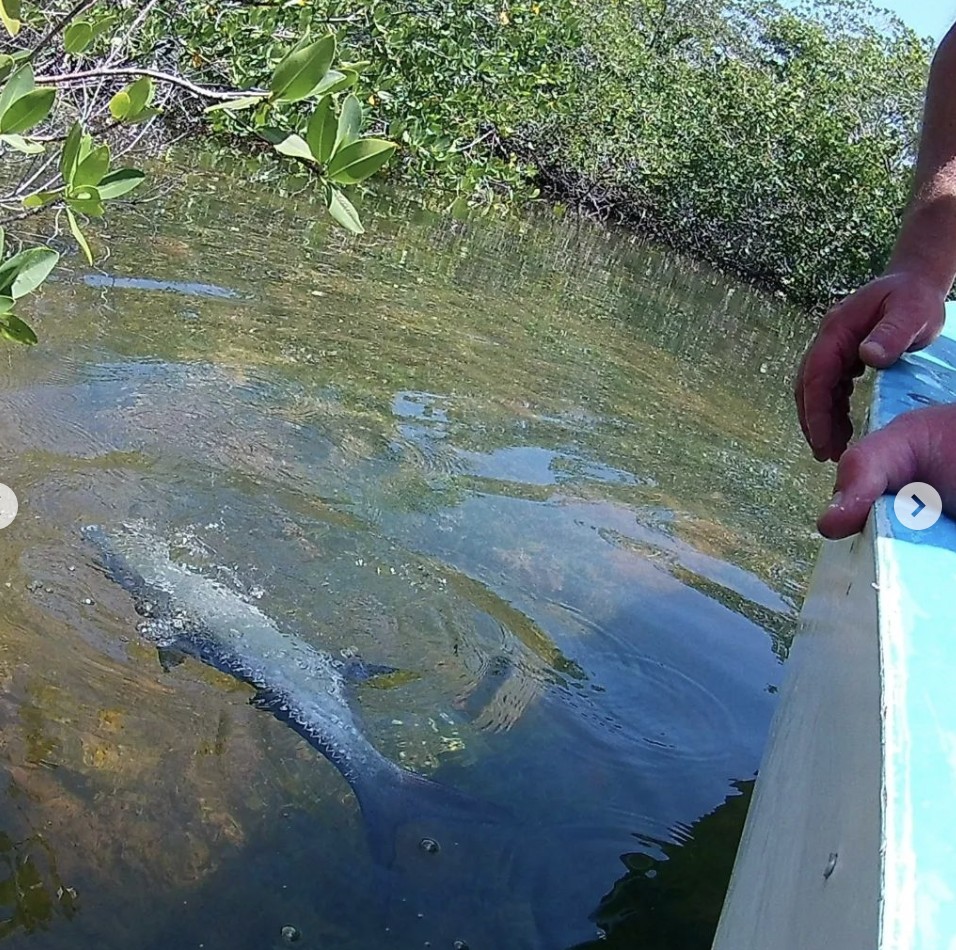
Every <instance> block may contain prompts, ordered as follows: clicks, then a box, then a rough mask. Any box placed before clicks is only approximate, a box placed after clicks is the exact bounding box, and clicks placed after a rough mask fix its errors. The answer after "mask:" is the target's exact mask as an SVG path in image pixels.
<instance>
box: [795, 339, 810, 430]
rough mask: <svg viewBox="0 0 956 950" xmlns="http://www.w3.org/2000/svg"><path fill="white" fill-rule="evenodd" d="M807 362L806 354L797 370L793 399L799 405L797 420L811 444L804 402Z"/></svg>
mask: <svg viewBox="0 0 956 950" xmlns="http://www.w3.org/2000/svg"><path fill="white" fill-rule="evenodd" d="M806 361H807V357H806V354H804V357H803V359H802V360H800V367H799V368H798V369H797V375H796V378H795V380H794V384H793V398H794V399H795V400H796V403H797V419H799V420H800V428H801V430H802V431H803V437H804V439H806V441H807V445H809V444H810V430H809V428H808V427H807V413H806V409H805V408H804V402H803V367H804V365H805V363H806Z"/></svg>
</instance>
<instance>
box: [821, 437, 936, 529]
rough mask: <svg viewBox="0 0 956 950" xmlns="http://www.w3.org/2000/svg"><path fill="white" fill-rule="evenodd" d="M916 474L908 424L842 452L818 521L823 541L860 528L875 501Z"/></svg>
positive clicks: (869, 438)
mask: <svg viewBox="0 0 956 950" xmlns="http://www.w3.org/2000/svg"><path fill="white" fill-rule="evenodd" d="M916 474H917V453H916V451H915V450H914V446H913V439H912V432H911V431H910V429H909V427H908V426H907V425H905V424H904V425H897V424H893V425H889V426H887V427H886V428H885V429H880V430H879V431H878V432H873V433H871V434H870V435H868V436H866V438H864V439H862V440H861V441H860V442H858V443H857V444H856V445H855V446H853V448H851V449H849V450H848V451H847V452H846V453H844V455H843V457H842V458H841V459H840V464H839V466H838V467H837V477H836V486H835V489H834V495H833V498H832V499H831V501H830V505H829V507H828V508H827V510H826V511H825V512H824V513H823V515H821V517H820V520H819V521H818V522H817V527H818V529H819V531H820V533H821V534H822V535H823V536H824V537H826V538H845V537H848V536H849V535H851V534H856V532H858V531H861V530H862V529H863V526H864V524H866V519H867V517H868V516H869V513H870V509H871V508H872V507H873V504H874V502H875V501H876V500H877V498H879V497H880V496H881V495H882V494H883V493H884V492H886V491H897V490H898V489H900V488H902V487H903V486H904V485H905V484H907V483H908V482H911V481H913V480H914V479H915V477H916Z"/></svg>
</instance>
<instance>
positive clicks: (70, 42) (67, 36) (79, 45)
mask: <svg viewBox="0 0 956 950" xmlns="http://www.w3.org/2000/svg"><path fill="white" fill-rule="evenodd" d="M95 35H96V34H95V33H94V32H93V24H92V23H90V22H89V21H88V20H77V21H76V22H74V23H71V24H70V25H69V26H68V27H67V28H66V30H65V31H64V33H63V48H64V49H65V50H66V51H67V52H68V53H72V54H73V55H74V56H75V55H76V54H77V53H82V52H83V51H84V50H85V49H86V48H87V47H88V46H89V45H90V43H92V42H93V37H94V36H95Z"/></svg>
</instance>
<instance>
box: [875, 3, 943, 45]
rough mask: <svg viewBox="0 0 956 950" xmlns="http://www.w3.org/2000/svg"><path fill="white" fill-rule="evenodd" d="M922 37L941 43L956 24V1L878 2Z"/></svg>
mask: <svg viewBox="0 0 956 950" xmlns="http://www.w3.org/2000/svg"><path fill="white" fill-rule="evenodd" d="M876 6H879V7H886V8H887V9H888V10H892V11H893V12H894V13H895V14H896V15H897V16H898V17H899V18H900V19H901V20H902V21H903V22H904V23H906V24H907V26H911V27H912V28H913V29H914V30H916V32H917V33H919V34H920V35H921V36H932V37H933V39H935V40H937V41H939V40H941V39H942V38H943V34H944V33H945V32H946V31H947V30H948V29H949V28H950V27H951V26H952V25H953V23H954V22H956V0H876Z"/></svg>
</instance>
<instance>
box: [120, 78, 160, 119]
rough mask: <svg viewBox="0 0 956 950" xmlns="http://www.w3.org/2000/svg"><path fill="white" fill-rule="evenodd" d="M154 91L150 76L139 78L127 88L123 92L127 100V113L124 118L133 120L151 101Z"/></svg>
mask: <svg viewBox="0 0 956 950" xmlns="http://www.w3.org/2000/svg"><path fill="white" fill-rule="evenodd" d="M155 91H156V87H155V85H154V84H153V78H152V76H140V77H139V79H137V80H136V82H134V83H131V84H130V85H129V86H127V87H126V90H125V92H126V95H127V97H128V98H129V112H128V113H127V115H126V118H129V119H135V118H136V117H137V116H138V115H139V114H140V113H141V112H142V111H143V110H144V109H145V108H146V107H147V106H148V105H149V104H150V102H152V101H153V93H154V92H155Z"/></svg>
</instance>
